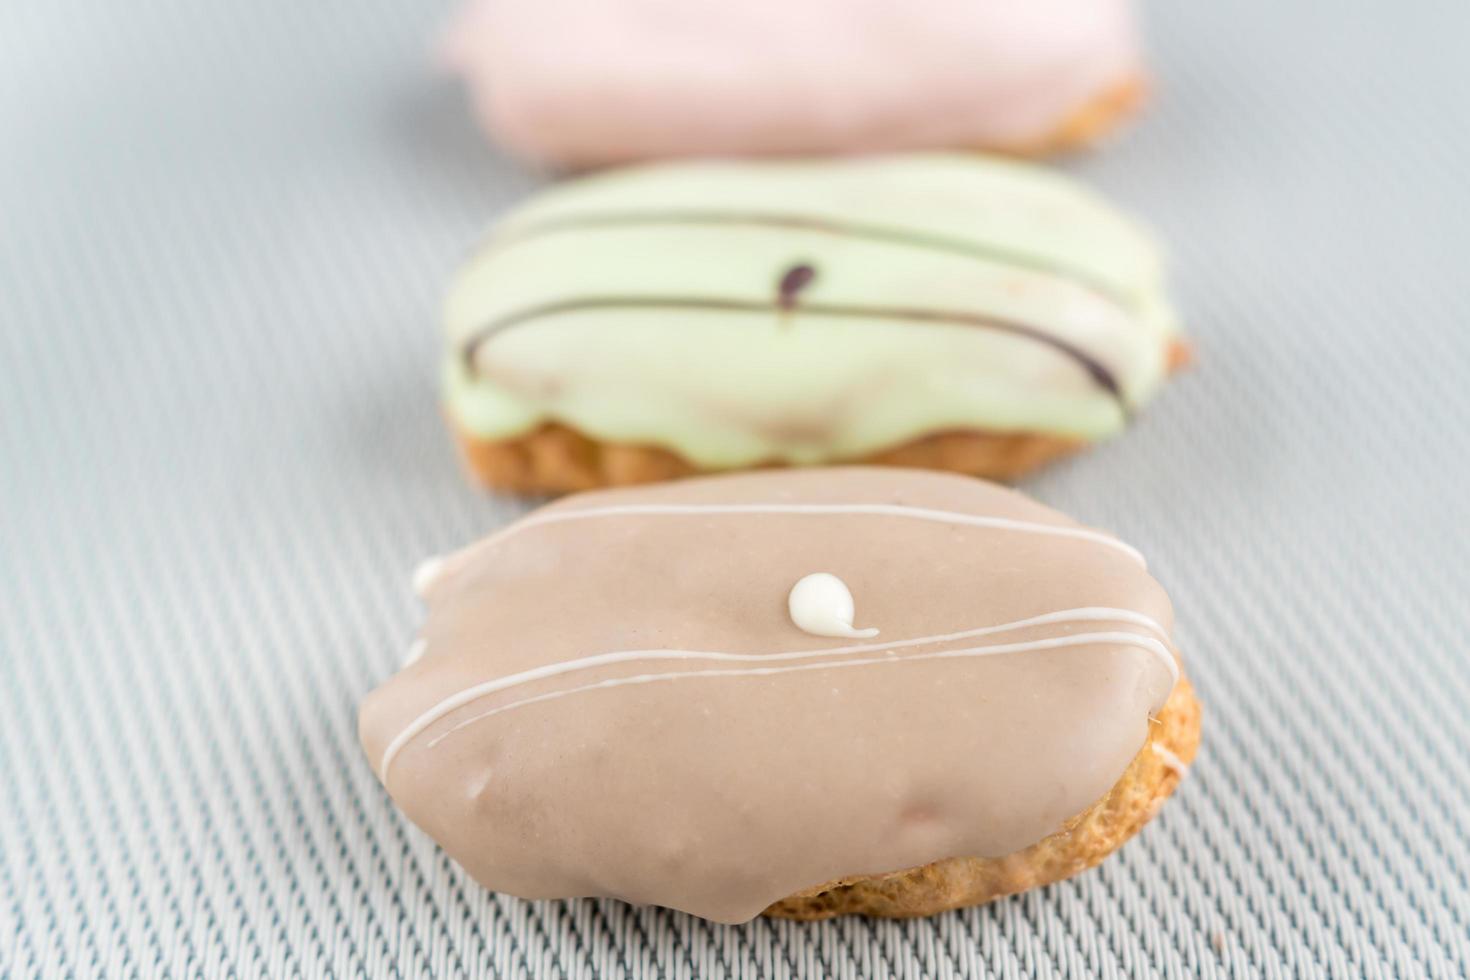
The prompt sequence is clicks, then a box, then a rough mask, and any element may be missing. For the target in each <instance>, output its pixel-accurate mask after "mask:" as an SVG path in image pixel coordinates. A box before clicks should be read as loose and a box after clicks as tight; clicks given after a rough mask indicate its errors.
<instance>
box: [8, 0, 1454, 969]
mask: <svg viewBox="0 0 1470 980" xmlns="http://www.w3.org/2000/svg"><path fill="white" fill-rule="evenodd" d="M426 6H427V7H430V8H433V9H425V7H426ZM444 13H445V11H444V9H443V8H442V5H441V4H439V3H435V4H429V5H424V4H414V3H410V2H406V0H404V2H399V3H389V2H382V0H376V2H368V0H353V2H347V0H319V2H313V3H305V4H302V3H287V2H279V0H256V2H254V3H248V4H247V3H231V4H209V5H205V4H197V3H190V2H186V0H166V2H161V3H156V4H111V5H107V4H101V3H97V2H77V0H65V2H50V3H44V4H42V3H31V4H25V3H19V4H18V3H16V2H15V0H10V2H9V3H3V4H0V976H6V977H11V976H13V977H30V976H42V975H44V976H74V977H95V976H108V977H129V976H139V977H155V976H178V977H186V976H210V977H216V976H219V977H247V976H251V977H253V976H272V977H275V976H311V977H316V976H325V977H354V976H356V977H372V978H376V977H411V976H429V975H433V976H446V977H452V976H505V977H524V976H528V975H534V976H537V977H540V976H559V975H563V974H566V975H571V976H579V977H592V976H609V977H610V976H624V975H628V976H636V977H640V978H675V977H685V976H690V975H699V976H711V977H713V976H722V975H727V974H729V975H740V976H746V977H758V978H765V977H777V976H782V975H786V974H788V973H793V972H799V973H801V974H803V975H806V976H812V977H819V976H827V975H836V976H863V977H886V976H892V975H922V976H948V975H956V974H990V973H993V974H997V975H1003V976H1011V977H1051V976H1063V975H1065V976H1081V975H1086V974H1096V975H1101V976H1124V975H1139V974H1148V973H1154V972H1157V973H1161V974H1164V975H1167V976H1174V977H1184V976H1192V975H1198V974H1205V975H1213V974H1220V975H1223V974H1234V975H1238V976H1260V975H1264V976H1287V975H1302V974H1326V973H1330V974H1333V975H1336V976H1360V975H1361V976H1423V975H1440V976H1450V975H1454V974H1457V973H1459V974H1463V972H1464V971H1465V970H1466V969H1467V962H1470V939H1467V936H1470V883H1467V876H1470V856H1467V855H1470V848H1467V843H1466V816H1465V815H1466V814H1467V813H1470V720H1467V712H1466V707H1465V706H1466V704H1467V703H1470V650H1467V635H1470V613H1467V593H1470V548H1467V544H1466V539H1467V535H1470V505H1467V487H1466V484H1467V483H1470V463H1467V457H1470V437H1467V434H1466V432H1467V428H1470V394H1467V390H1470V288H1467V285H1466V281H1467V267H1470V258H1467V256H1470V191H1467V179H1466V174H1467V172H1470V131H1467V128H1466V125H1465V123H1466V120H1467V118H1470V78H1467V71H1466V68H1465V56H1464V52H1463V46H1464V38H1465V37H1466V35H1467V32H1470V5H1466V4H1465V3H1464V2H1463V0H1443V2H1437V3H1435V2H1427V0H1420V2H1417V3H1413V4H1400V5H1389V4H1384V3H1381V2H1374V0H1343V2H1340V3H1336V4H1313V3H1307V2H1305V0H1301V2H1294V3H1281V2H1268V0H1250V2H1239V3H1229V4H1225V3H1214V4H1210V3H1204V2H1201V0H1181V2H1173V3H1162V2H1161V3H1157V4H1155V5H1154V8H1153V10H1152V11H1151V13H1152V15H1153V16H1152V27H1153V32H1152V33H1153V40H1154V44H1153V47H1154V49H1155V51H1156V53H1157V75H1158V79H1157V80H1158V97H1157V102H1156V105H1155V106H1154V108H1153V110H1152V112H1151V113H1150V114H1149V116H1148V117H1147V118H1146V120H1145V121H1144V122H1143V123H1142V124H1141V125H1140V126H1139V127H1138V128H1137V129H1136V131H1134V132H1133V133H1131V134H1130V135H1129V136H1128V137H1127V138H1126V139H1125V140H1123V141H1121V142H1120V143H1119V144H1118V145H1116V146H1115V147H1113V148H1111V149H1110V150H1109V151H1108V152H1107V153H1105V154H1102V155H1098V156H1095V157H1091V158H1089V159H1087V160H1084V161H1081V162H1079V163H1077V164H1075V165H1074V166H1075V167H1076V169H1078V170H1080V171H1083V172H1085V173H1086V174H1087V175H1088V176H1089V177H1091V178H1092V179H1094V180H1095V181H1096V182H1097V183H1099V184H1101V185H1102V186H1103V187H1104V188H1106V189H1107V190H1108V191H1110V192H1112V193H1114V194H1115V195H1116V196H1118V197H1119V198H1121V199H1122V200H1123V201H1125V202H1127V203H1128V204H1129V205H1131V206H1133V207H1134V208H1136V209H1137V210H1138V211H1140V212H1141V213H1142V214H1144V215H1146V216H1147V217H1148V218H1149V219H1150V220H1152V221H1153V222H1154V223H1155V224H1156V225H1157V226H1158V227H1159V228H1160V230H1161V231H1162V232H1163V233H1164V234H1165V235H1166V236H1167V237H1168V239H1169V240H1170V241H1171V242H1172V243H1173V246H1174V254H1175V257H1176V259H1177V275H1176V280H1175V281H1176V283H1177V292H1178V295H1179V299H1180V301H1181V304H1182V306H1183V308H1184V310H1185V311H1186V312H1187V316H1188V324H1189V329H1190V332H1191V334H1192V335H1193V336H1194V337H1195V338H1197V340H1198V344H1199V368H1198V370H1197V371H1195V372H1193V373H1192V374H1190V375H1188V376H1186V377H1184V378H1183V379H1182V380H1180V381H1179V382H1178V383H1177V384H1175V385H1174V386H1172V388H1171V389H1170V390H1169V391H1168V392H1166V393H1165V394H1164V396H1163V397H1162V398H1161V399H1160V400H1159V401H1158V403H1157V404H1156V405H1155V406H1154V407H1153V408H1152V409H1151V410H1150V411H1149V412H1148V413H1147V414H1146V416H1145V417H1144V418H1143V419H1142V421H1141V423H1140V424H1139V425H1138V426H1137V428H1136V429H1135V430H1134V431H1132V432H1131V433H1130V434H1129V435H1128V436H1127V437H1126V438H1124V439H1122V440H1120V441H1118V442H1116V443H1115V444H1113V445H1110V446H1107V447H1105V448H1102V449H1100V450H1098V451H1096V452H1093V453H1091V454H1089V455H1087V456H1085V457H1084V458H1080V459H1077V460H1075V461H1073V462H1070V463H1068V464H1066V465H1064V466H1062V467H1060V468H1058V469H1055V470H1053V471H1051V472H1050V473H1048V474H1047V475H1045V476H1043V477H1042V478H1040V479H1037V480H1034V481H1032V482H1031V483H1030V484H1029V489H1030V490H1032V491H1033V492H1034V493H1036V494H1037V495H1038V496H1040V497H1041V498H1042V499H1043V500H1045V501H1047V502H1049V503H1051V504H1054V505H1056V506H1058V507H1061V508H1063V509H1065V510H1068V511H1071V512H1073V513H1075V514H1077V515H1078V516H1080V517H1081V518H1083V519H1085V520H1087V521H1088V522H1090V523H1093V524H1097V525H1100V526H1102V527H1107V528H1112V529H1115V530H1116V531H1118V532H1119V533H1121V534H1122V535H1123V536H1124V537H1125V538H1127V539H1128V540H1130V541H1132V542H1133V543H1135V544H1137V545H1138V546H1139V547H1140V548H1142V549H1143V550H1144V551H1145V552H1146V553H1147V554H1148V555H1149V556H1150V558H1151V560H1152V566H1153V568H1154V570H1155V572H1156V574H1157V575H1158V577H1159V578H1160V579H1161V580H1162V581H1163V582H1164V583H1165V584H1166V585H1167V586H1168V587H1169V588H1170V589H1171V592H1172V594H1173V597H1174V599H1175V603H1176V606H1177V609H1178V614H1179V621H1180V638H1181V641H1182V645H1183V647H1184V649H1185V651H1186V652H1187V655H1188V658H1189V667H1190V670H1191V672H1192V673H1193V675H1194V677H1195V678H1196V681H1197V683H1198V686H1199V690H1200V693H1201V696H1202V697H1203V698H1204V701H1205V704H1206V707H1207V714H1206V718H1205V724H1206V729H1205V744H1204V748H1203V751H1202V753H1201V755H1200V758H1199V762H1198V764H1197V766H1196V767H1195V769H1194V771H1193V773H1192V774H1191V775H1190V777H1189V779H1188V780H1187V781H1186V783H1185V784H1184V786H1183V788H1182V789H1181V791H1180V792H1179V793H1178V794H1177V796H1176V798H1175V799H1174V801H1173V802H1172V803H1170V804H1169V805H1168V806H1167V807H1166V808H1165V809H1164V811H1163V813H1162V815H1161V816H1160V817H1159V818H1158V819H1157V820H1156V821H1155V822H1154V823H1153V824H1151V825H1150V826H1149V827H1148V828H1147V829H1146V830H1145V831H1144V832H1143V834H1142V835H1141V836H1140V837H1139V838H1138V839H1137V840H1136V841H1135V842H1133V843H1131V844H1129V845H1128V846H1127V847H1126V848H1125V849H1124V850H1123V851H1122V852H1121V853H1120V854H1119V855H1118V856H1116V857H1115V858H1113V859H1111V860H1110V861H1108V862H1107V863H1106V864H1105V865H1104V866H1103V867H1102V868H1100V869H1099V870H1096V871H1093V872H1090V873H1088V874H1085V875H1083V876H1082V877H1080V878H1078V879H1076V880H1074V881H1071V882H1067V883H1065V884H1061V885H1056V886H1053V887H1050V888H1046V889H1043V890H1041V891H1038V892H1034V893H1031V894H1028V895H1026V896H1024V897H1022V898H1019V899H1015V900H1010V901H1004V902H1000V903H997V904H995V905H992V906H989V907H987V908H982V909H977V910H971V911H968V912H964V913H958V914H951V915H944V916H939V917H936V918H932V919H927V920H922V921H915V922H907V923H896V922H871V921H863V920H849V921H841V922H834V923H825V924H820V925H796V924H789V923H772V922H764V921H761V922H756V923H754V924H752V925H749V926H746V927H742V928H726V927H718V926H710V925H708V924H705V923H703V922H700V921H697V920H694V919H691V918H688V917H686V916H682V915H677V914H673V913H668V912H663V911H657V910H650V909H630V908H628V907H625V906H622V905H620V904H618V903H615V902H593V901H581V902H570V903H534V904H532V903H526V902H521V901H518V900H516V899H512V898H506V897H502V896H496V895H491V894H488V893H486V892H485V891H483V890H482V889H480V888H479V887H477V886H475V885H474V884H473V883H471V882H470V881H468V880H467V879H466V878H465V877H464V876H463V875H462V874H461V873H459V872H458V871H457V870H456V869H455V868H454V867H453V866H452V865H451V864H450V862H449V861H448V860H447V859H446V858H445V857H444V856H443V855H442V854H441V853H440V852H439V851H438V850H437V849H436V848H435V847H434V846H433V845H432V844H431V843H430V842H429V841H428V840H426V839H425V838H424V837H423V835H421V834H420V833H418V832H417V831H416V830H414V829H413V828H411V827H410V826H409V825H407V824H406V823H405V821H403V820H402V819H401V818H400V817H399V816H398V815H397V813H396V812H395V811H394V809H393V808H392V806H391V805H390V804H389V802H388V800H387V798H386V797H385V795H384V794H383V792H382V791H381V790H380V789H379V787H378V785H377V783H376V782H375V781H374V779H373V776H372V774H371V773H370V772H369V770H368V767H367V765H365V764H364V762H363V760H362V758H361V757H360V754H359V751H358V748H357V744H356V739H355V734H354V718H353V712H354V705H355V702H356V701H357V699H358V697H359V696H360V695H361V694H362V693H363V692H364V691H365V690H367V689H368V688H369V687H370V686H372V685H373V684H374V683H375V682H376V681H377V680H378V679H380V678H381V677H383V676H384V675H385V674H387V673H388V672H389V671H391V670H392V669H393V668H394V665H395V664H396V663H397V661H398V658H399V657H400V655H401V653H402V652H403V650H404V649H405V647H406V645H407V643H408V641H409V638H410V637H411V636H412V633H413V630H414V627H415V624H416V616H417V615H418V610H417V607H416V604H415V602H414V600H413V599H412V597H411V595H410V592H409V589H408V583H407V576H408V573H409V570H410V569H411V568H412V567H413V565H414V563H415V562H416V561H417V559H419V558H420V557H421V556H423V555H426V554H429V553H432V552H436V551H439V550H442V549H444V548H447V547H449V546H452V545H455V544H458V543H461V542H463V541H465V540H467V539H469V538H471V537H473V536H476V535H479V534H481V533H483V532H485V531H486V530H488V529H490V528H492V527H494V526H496V525H497V524H500V523H501V522H503V521H505V520H507V519H508V518H510V517H511V516H512V515H513V514H515V513H517V512H518V511H519V509H520V505H519V504H516V503H514V502H511V501H509V500H498V499H492V498H490V497H487V496H484V495H481V494H479V493H476V492H474V491H473V490H471V489H470V488H469V487H468V486H467V485H466V484H465V483H464V482H463V481H462V480H461V479H460V476H459V473H458V472H457V469H456V463H455V460H454V457H453V454H452V451H451V448H450V445H449V442H448V440H447V438H446V436H445V434H444V433H443V431H442V430H441V426H440V423H439V420H438V417H437V414H436V408H435V393H434V373H435V358H436V355H437V353H438V336H437V316H436V311H437V305H438V301H439V297H440V291H441V288H442V286H443V283H444V281H445V278H446V275H447V273H448V271H449V270H450V268H451V267H452V266H453V264H454V263H455V261H456V259H457V258H458V256H459V255H460V254H461V252H462V250H463V249H464V248H466V247H467V246H468V245H469V244H470V242H471V241H472V240H473V238H474V237H475V235H476V233H477V230H478V229H479V228H480V227H481V226H482V225H483V224H484V223H485V222H486V221H487V220H488V219H489V218H490V216H492V215H493V214H494V213H495V212H497V211H498V210H500V209H501V208H503V207H504V206H506V205H507V204H508V203H510V202H511V201H514V200H516V199H517V198H518V196H519V195H521V194H522V193H524V192H525V191H526V190H527V189H528V188H530V187H532V186H534V184H535V183H536V178H534V177H532V176H531V175H528V174H525V173H523V172H521V171H518V170H517V169H516V168H514V167H513V166H511V165H510V164H509V163H507V162H505V161H503V160H501V159H499V158H497V157H496V156H495V155H494V154H493V153H492V152H491V151H490V150H488V149H486V148H485V147H484V146H483V145H482V143H481V142H480V140H479V139H478V137H477V136H476V135H475V133H474V132H473V131H472V129H471V128H470V125H469V122H468V120H467V117H466V115H465V113H464V111H463V107H462V105H461V104H460V100H459V97H458V94H457V93H456V92H455V90H454V88H453V87H452V86H451V85H449V84H447V83H445V82H443V81H441V80H436V79H435V78H433V77H432V76H431V75H430V74H429V73H427V72H426V70H425V68H424V66H425V63H426V58H425V47H426V41H427V38H428V37H429V35H430V33H431V31H432V28H433V27H434V25H435V24H436V23H437V22H438V21H439V20H440V19H441V18H442V17H443V15H444Z"/></svg>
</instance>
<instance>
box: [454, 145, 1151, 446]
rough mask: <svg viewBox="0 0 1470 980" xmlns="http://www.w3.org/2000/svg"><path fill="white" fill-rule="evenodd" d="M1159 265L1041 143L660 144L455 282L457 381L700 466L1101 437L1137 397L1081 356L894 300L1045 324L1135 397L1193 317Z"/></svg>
mask: <svg viewBox="0 0 1470 980" xmlns="http://www.w3.org/2000/svg"><path fill="white" fill-rule="evenodd" d="M798 264H807V265H810V266H811V267H812V268H813V269H815V270H816V275H815V278H814V279H813V280H812V281H811V282H810V283H809V284H807V285H806V286H805V287H804V288H803V289H802V291H801V293H800V295H799V298H798V300H797V305H796V309H795V310H794V311H791V312H789V313H782V312H780V311H779V310H777V309H776V308H775V303H776V299H777V288H778V284H779V283H780V281H781V279H782V277H783V275H785V273H787V272H788V271H789V270H790V269H791V268H792V267H793V266H795V265H798ZM1161 282H1162V272H1161V268H1160V261H1159V256H1158V253H1157V251H1156V249H1155V247H1154V246H1153V244H1152V242H1151V240H1150V239H1149V238H1148V236H1147V235H1146V234H1145V233H1144V232H1142V231H1141V230H1140V229H1139V228H1138V227H1137V226H1136V225H1134V224H1133V223H1131V222H1130V221H1128V220H1127V219H1126V218H1124V217H1122V216H1121V215H1119V214H1118V213H1117V212H1116V211H1114V210H1113V209H1111V208H1110V207H1108V206H1107V205H1106V204H1104V203H1103V202H1101V201H1100V200H1098V199H1097V198H1096V197H1094V196H1093V195H1091V194H1090V193H1089V192H1087V191H1086V190H1084V189H1082V188H1081V187H1080V186H1079V185H1077V184H1076V183H1074V182H1072V181H1070V180H1068V179H1067V178H1064V177H1062V176H1060V175H1058V174H1055V173H1052V172H1050V171H1046V170H1043V169H1040V168H1037V167H1031V166H1027V165H1024V164H1019V163H1014V162H1010V161H1001V160H994V159H988V158H984V157H978V156H939V155H923V156H906V157H890V158H878V159H867V160H854V161H841V162H821V163H815V162H813V163H806V162H798V163H774V164H773V163H759V164H729V163H698V164H673V165H663V166H654V167H643V168H637V169H632V170H626V171H621V172H615V173H611V174H606V175H602V176H598V177H594V178H589V179H584V180H580V181H574V182H570V183H566V184H562V185H560V186H558V187H554V188H552V189H550V190H548V191H546V192H545V193H543V194H542V195H540V196H538V197H537V198H535V199H533V200H532V201H531V202H530V203H528V204H527V205H526V206H524V207H522V208H521V209H519V210H518V211H517V212H515V213H514V214H512V215H511V216H510V217H509V218H508V219H507V220H506V221H505V222H503V223H502V225H501V227H500V229H499V230H498V234H496V235H495V236H493V237H492V239H491V241H490V242H489V243H488V245H487V246H486V247H485V248H484V249H482V250H481V251H480V252H479V253H478V254H477V255H476V256H475V257H474V258H473V259H472V260H471V262H470V263H469V264H468V266H467V267H466V268H465V270H464V271H463V272H462V274H461V275H460V277H459V279H458V281H457V283H456V285H455V287H454V289H453V291H452V293H451V295H450V298H449V303H448V327H449V339H450V348H449V354H448V357H447V359H446V364H445V369H444V384H445V390H446V397H447V402H448V406H449V410H450V412H451V414H452V415H453V416H454V418H455V419H456V421H457V422H458V424H459V425H461V426H462V427H463V428H465V429H466V430H468V431H470V432H472V433H475V434H477V435H479V436H481V437H483V438H506V437H510V436H514V435H518V434H521V433H524V432H526V431H528V430H529V429H531V428H533V427H535V426H536V425H538V424H540V423H542V422H544V421H558V422H562V423H564V424H567V425H570V426H572V427H574V428H576V429H578V430H580V431H582V432H585V433H587V434H589V435H591V436H594V437H596V438H599V439H604V440H610V441H618V442H634V443H645V444H652V445H657V446H663V447H667V448H670V449H673V450H675V451H676V452H678V453H680V454H681V455H683V456H685V457H686V458H688V459H690V460H691V461H693V462H694V463H696V464H698V465H700V466H702V467H706V468H721V467H734V466H741V465H747V464H750V463H755V462H759V461H762V460H784V461H788V462H793V463H820V462H825V461H829V460H834V459H842V458H849V457H854V456H860V455H863V454H866V453H870V452H873V451H877V450H881V449H883V448H887V447H889V446H893V445H896V444H899V443H902V442H905V441H908V440H911V439H914V438H917V437H920V436H923V435H926V434H929V433H933V432H937V431H943V430H948V429H968V428H979V429H988V430H997V431H1035V432H1045V433H1052V434H1057V435H1064V436H1075V437H1079V438H1084V439H1095V438H1101V437H1104V436H1107V435H1110V434H1112V433H1114V432H1116V431H1118V430H1119V429H1120V428H1121V427H1122V426H1123V424H1124V422H1125V417H1124V412H1123V410H1122V409H1121V407H1120V406H1119V404H1118V402H1117V400H1116V399H1115V398H1114V397H1113V396H1112V395H1110V394H1109V393H1108V392H1107V391H1106V390H1105V389H1104V388H1103V387H1101V386H1100V385H1098V384H1097V382H1096V380H1095V379H1094V378H1092V377H1090V376H1089V374H1088V373H1087V371H1086V370H1085V369H1084V368H1083V367H1082V366H1081V365H1080V364H1079V363H1078V362H1077V361H1076V360H1075V359H1073V358H1069V357H1068V356H1066V355H1065V354H1063V353H1060V352H1059V351H1058V350H1057V349H1056V348H1055V347H1052V346H1048V345H1047V344H1044V343H1039V342H1037V341H1036V340H1034V339H1028V338H1025V337H1018V336H1015V335H1013V334H1007V333H1005V332H1002V331H997V330H990V329H986V328H984V327H978V326H974V325H960V324H953V323H943V322H919V321H915V320H913V319H904V318H901V317H898V316H895V315H894V314H893V311H894V310H904V309H909V310H922V311H929V312H931V313H932V312H936V311H937V312H938V313H940V314H943V313H944V312H945V311H949V312H952V313H958V314H966V315H969V316H984V317H994V318H1000V319H1003V320H1006V321H1013V322H1017V323H1023V324H1027V325H1029V326H1031V327H1033V328H1035V329H1039V330H1042V331H1044V332H1046V333H1047V334H1048V335H1050V336H1054V337H1056V338H1057V339H1058V340H1060V341H1063V342H1065V344H1066V345H1068V346H1070V347H1073V348H1076V349H1077V350H1080V351H1083V352H1085V353H1086V355H1087V357H1089V358H1090V359H1092V360H1093V361H1095V362H1098V363H1100V364H1102V365H1104V366H1106V368H1107V369H1108V371H1109V372H1110V374H1111V375H1112V376H1113V378H1114V379H1115V380H1116V382H1117V384H1118V385H1119V387H1120V388H1121V390H1122V392H1123V393H1124V396H1125V398H1126V400H1127V402H1128V403H1129V404H1130V405H1131V406H1134V407H1137V406H1139V405H1141V404H1142V403H1143V402H1144V401H1146V400H1147V398H1148V397H1149V396H1150V395H1151V394H1152V393H1153V391H1154V390H1155V389H1156V388H1157V387H1158V385H1159V383H1160V381H1161V379H1162V377H1163V373H1164V368H1165V349H1166V345H1167V341H1168V338H1169V336H1170V335H1171V334H1172V333H1173V331H1174V317H1173V314H1172V312H1171V310H1170V309H1169V306H1168V303H1167V300H1166V299H1165V297H1164V295H1163V292H1162V287H1161ZM643 299H651V300H654V301H656V302H655V303H654V304H651V305H647V306H646V308H640V307H639V305H638V303H639V302H640V301H641V300H643ZM579 301H584V302H585V303H586V307H585V308H576V309H572V310H571V311H569V312H562V313H559V314H556V315H544V316H538V317H532V318H530V319H528V320H521V322H519V323H518V325H515V326H512V327H510V328H509V329H506V330H504V331H503V332H500V333H497V334H495V335H494V336H493V337H490V338H489V339H488V340H486V341H485V342H484V343H483V345H482V346H481V348H480V352H479V355H478V360H477V362H476V363H477V367H478V370H477V371H474V372H472V371H471V370H470V369H469V367H468V366H467V365H466V363H465V361H464V359H463V357H461V356H460V355H461V352H462V351H463V349H464V346H465V344H466V342H467V341H468V340H470V339H471V338H473V337H474V336H475V335H476V334H477V333H478V332H480V331H483V330H484V329H485V328H486V327H487V326H488V325H490V324H493V323H496V322H499V321H505V320H517V319H519V318H521V317H522V315H523V314H524V313H525V312H526V311H528V310H532V309H535V308H538V307H545V306H555V305H557V304H563V305H565V304H568V303H574V304H575V303H577V302H579ZM598 301H606V305H605V306H602V307H599V306H597V305H596V304H597V302H598ZM685 302H687V303H688V304H689V305H688V306H687V307H684V306H680V305H679V304H680V303H685ZM710 302H714V303H715V304H716V305H718V304H719V303H721V302H724V303H728V304H734V305H743V306H745V307H749V308H748V309H722V308H702V307H701V306H700V305H699V304H707V303H710ZM803 304H807V305H809V306H810V307H811V309H803ZM823 308H833V309H835V308H841V309H843V310H847V311H851V310H853V309H857V310H859V311H861V310H864V309H873V310H877V311H886V312H884V313H882V315H874V316H872V317H867V316H853V315H845V316H841V317H838V316H826V315H821V314H820V313H817V312H813V311H814V310H820V309H823Z"/></svg>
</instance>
